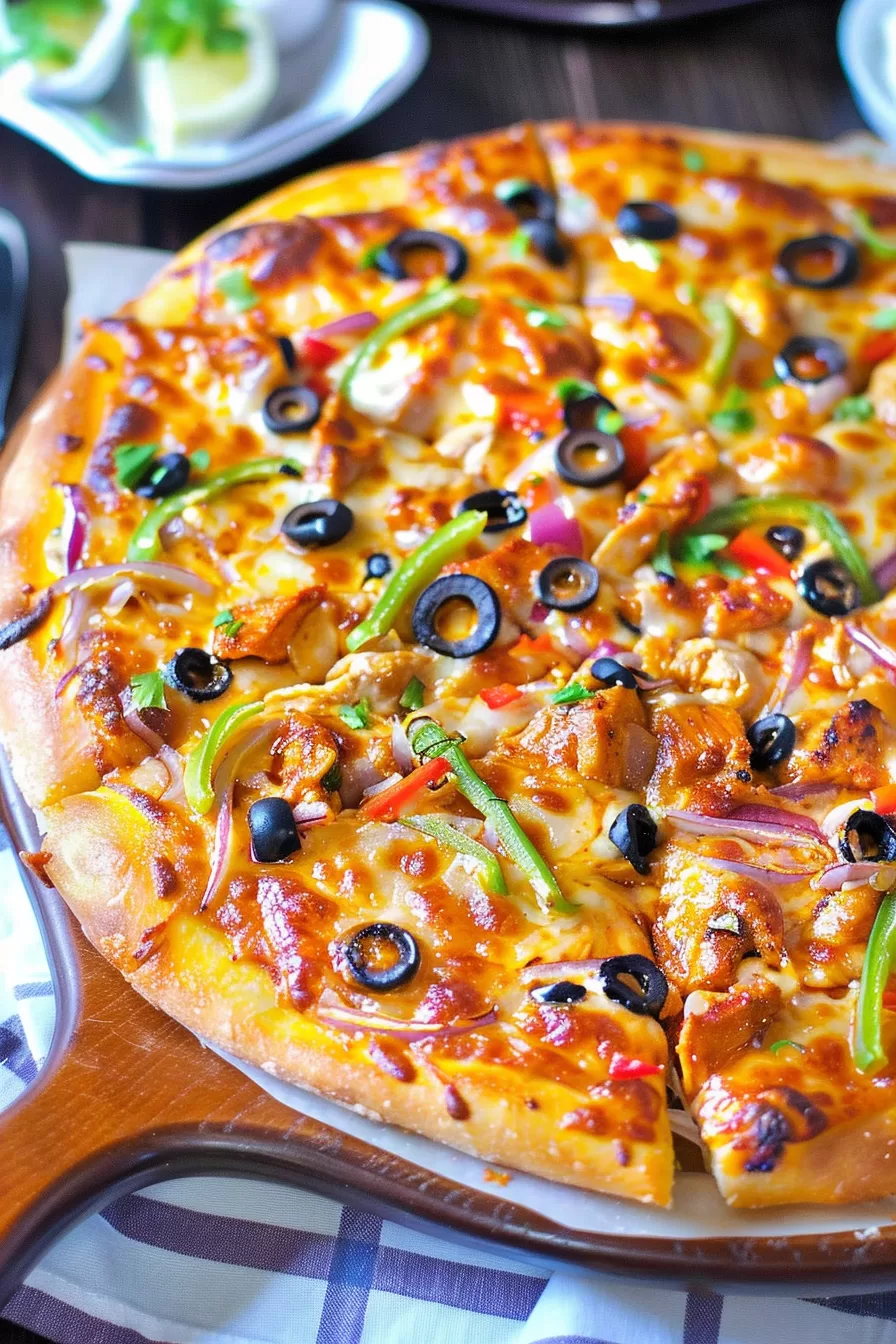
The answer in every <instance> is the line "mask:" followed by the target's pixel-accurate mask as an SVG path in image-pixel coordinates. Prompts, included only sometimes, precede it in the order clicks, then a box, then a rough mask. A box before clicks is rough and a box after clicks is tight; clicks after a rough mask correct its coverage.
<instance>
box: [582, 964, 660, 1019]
mask: <svg viewBox="0 0 896 1344" xmlns="http://www.w3.org/2000/svg"><path fill="white" fill-rule="evenodd" d="M623 975H628V976H631V978H632V979H633V980H634V981H636V983H637V985H638V989H635V987H634V986H633V985H630V984H628V982H627V981H625V980H621V979H620V976H623ZM597 977H598V981H599V983H600V987H601V989H602V990H603V992H604V993H605V994H606V996H607V998H608V999H612V1001H613V1002H614V1003H621V1004H622V1006H623V1008H627V1009H628V1010H629V1012H631V1013H638V1014H639V1015H640V1016H641V1017H659V1015H660V1013H661V1012H662V1011H663V1005H664V1003H665V1002H666V995H667V994H668V993H669V985H668V982H667V980H666V977H665V976H664V975H663V973H662V971H661V970H660V968H659V966H656V965H655V964H654V963H653V962H652V961H650V960H648V958H647V957H642V956H639V955H638V953H637V952H633V953H631V954H630V955H628V956H624V957H607V959H606V961H604V962H602V963H601V966H600V969H599V971H598V973H597Z"/></svg>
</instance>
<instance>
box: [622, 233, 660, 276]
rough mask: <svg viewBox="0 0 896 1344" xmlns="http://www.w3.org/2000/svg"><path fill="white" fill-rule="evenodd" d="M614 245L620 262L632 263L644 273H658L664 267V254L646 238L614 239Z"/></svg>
mask: <svg viewBox="0 0 896 1344" xmlns="http://www.w3.org/2000/svg"><path fill="white" fill-rule="evenodd" d="M612 243H613V251H614V252H615V253H616V255H617V257H618V258H619V260H620V261H630V262H631V264H632V265H633V266H638V267H639V268H640V269H641V270H642V271H658V270H659V268H660V266H661V265H662V261H663V254H662V252H661V251H660V249H659V248H658V247H657V245H656V243H651V242H648V240H647V239H646V238H613V239H612Z"/></svg>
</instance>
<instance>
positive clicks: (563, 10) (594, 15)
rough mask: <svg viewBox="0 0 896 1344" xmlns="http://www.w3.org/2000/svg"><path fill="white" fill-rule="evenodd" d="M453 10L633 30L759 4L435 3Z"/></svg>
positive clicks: (615, 0) (744, 0)
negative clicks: (716, 11)
mask: <svg viewBox="0 0 896 1344" xmlns="http://www.w3.org/2000/svg"><path fill="white" fill-rule="evenodd" d="M434 3H436V4H441V5H448V6H449V7H450V8H452V9H466V10H470V11H472V12H474V13H477V14H494V15H495V16H496V17H498V18H503V19H528V20H529V21H530V22H532V23H574V24H580V25H582V26H583V27H587V28H632V27H636V26H638V25H640V24H645V23H672V22H674V21H675V20H676V19H692V18H695V17H696V16H697V15H699V14H710V13H712V12H714V11H715V10H720V9H734V8H736V7H737V6H743V5H746V4H755V3H757V0H434Z"/></svg>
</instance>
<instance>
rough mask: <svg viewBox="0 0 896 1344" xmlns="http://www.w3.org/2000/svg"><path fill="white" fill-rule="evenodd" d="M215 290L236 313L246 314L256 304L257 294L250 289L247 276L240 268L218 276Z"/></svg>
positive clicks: (250, 284)
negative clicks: (226, 300) (227, 301)
mask: <svg viewBox="0 0 896 1344" xmlns="http://www.w3.org/2000/svg"><path fill="white" fill-rule="evenodd" d="M215 289H217V290H218V292H219V293H220V294H223V295H224V297H225V298H226V299H228V300H229V302H230V304H231V306H232V307H233V308H235V309H236V311H237V312H238V313H245V312H248V310H249V309H250V308H254V307H255V305H256V304H257V303H258V294H257V293H256V292H255V290H254V289H253V288H252V282H251V281H250V279H249V277H248V275H247V274H246V272H245V271H244V270H242V269H241V268H239V269H237V270H235V271H227V272H226V274H224V275H221V276H219V277H218V280H217V282H216V283H215Z"/></svg>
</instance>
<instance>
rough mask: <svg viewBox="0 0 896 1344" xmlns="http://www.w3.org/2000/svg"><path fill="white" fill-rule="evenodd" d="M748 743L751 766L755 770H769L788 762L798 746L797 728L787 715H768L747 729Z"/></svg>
mask: <svg viewBox="0 0 896 1344" xmlns="http://www.w3.org/2000/svg"><path fill="white" fill-rule="evenodd" d="M747 741H748V742H749V744H750V746H751V748H752V751H751V753H750V765H751V766H752V768H753V769H754V770H769V769H770V768H771V767H772V766H773V765H780V763H781V762H782V761H786V760H787V757H788V756H789V755H790V754H791V752H792V751H793V749H794V747H795V746H796V728H795V727H794V724H793V720H792V719H788V717H787V715H786V714H767V715H766V716H765V718H764V719H757V720H756V722H755V723H751V724H750V726H749V728H748V729H747Z"/></svg>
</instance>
